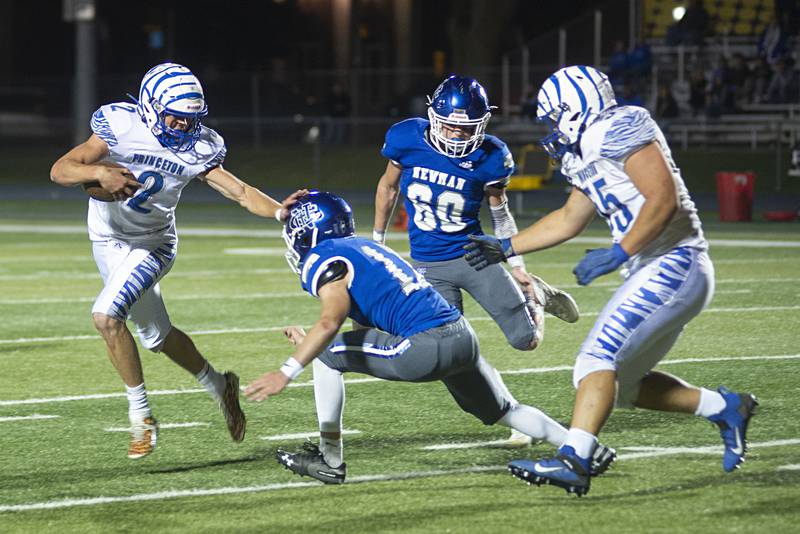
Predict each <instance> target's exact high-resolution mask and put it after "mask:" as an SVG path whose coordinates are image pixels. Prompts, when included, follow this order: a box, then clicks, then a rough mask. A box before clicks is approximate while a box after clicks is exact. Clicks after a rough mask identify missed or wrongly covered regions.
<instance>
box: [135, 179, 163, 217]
mask: <svg viewBox="0 0 800 534" xmlns="http://www.w3.org/2000/svg"><path fill="white" fill-rule="evenodd" d="M136 180H137V181H138V182H139V183H140V184H142V185H143V186H144V187H143V188H141V189H139V192H138V193H136V194H135V195H134V196H133V197H131V198H129V199H128V200H127V202H125V205H126V206H128V207H129V208H130V209H132V210H133V211H138V212H139V213H150V208H143V207H142V204H144V203H145V202H147V200H148V199H149V198H150V197H151V196H153V195H155V194H156V193H158V192H159V191H161V190H162V189H163V188H164V177H163V176H161V175H160V174H158V173H157V172H153V171H147V172H143V173H142V174H140V175H139V176H137V177H136Z"/></svg>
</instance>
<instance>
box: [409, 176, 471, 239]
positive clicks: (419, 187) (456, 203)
mask: <svg viewBox="0 0 800 534" xmlns="http://www.w3.org/2000/svg"><path fill="white" fill-rule="evenodd" d="M406 196H408V199H409V200H410V201H411V203H412V204H414V224H416V225H417V228H419V229H420V230H424V231H426V232H431V231H433V230H436V224H437V221H438V224H439V229H440V230H441V231H443V232H448V233H451V232H458V231H459V230H463V229H464V228H465V227H466V226H467V223H465V222H464V221H463V220H462V219H461V213H462V212H463V211H464V197H463V196H461V195H460V194H458V193H456V192H455V191H445V192H444V193H442V194H440V195H439V197H438V198H437V199H436V208H435V211H434V207H433V205H432V204H433V191H432V190H431V188H430V187H428V186H427V185H425V184H421V183H416V182H415V183H413V184H411V185H409V186H408V189H407V190H406Z"/></svg>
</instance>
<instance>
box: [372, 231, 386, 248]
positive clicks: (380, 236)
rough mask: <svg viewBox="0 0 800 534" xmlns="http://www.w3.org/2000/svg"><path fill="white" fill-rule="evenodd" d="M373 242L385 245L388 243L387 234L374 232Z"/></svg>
mask: <svg viewBox="0 0 800 534" xmlns="http://www.w3.org/2000/svg"><path fill="white" fill-rule="evenodd" d="M372 240H373V241H375V242H376V243H380V244H381V245H383V244H384V243H385V242H386V232H379V231H378V230H373V231H372Z"/></svg>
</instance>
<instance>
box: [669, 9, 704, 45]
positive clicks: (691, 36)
mask: <svg viewBox="0 0 800 534" xmlns="http://www.w3.org/2000/svg"><path fill="white" fill-rule="evenodd" d="M710 30H711V17H710V16H709V14H708V11H706V8H705V7H704V6H703V2H702V1H701V0H690V1H689V5H688V7H687V8H686V12H685V13H684V14H683V17H682V18H681V20H679V21H678V22H676V23H675V24H673V25H672V26H670V27H669V28H668V29H667V44H670V45H679V44H686V45H697V46H702V45H703V41H704V39H705V37H706V36H707V35H709V34H710V33H711V32H710Z"/></svg>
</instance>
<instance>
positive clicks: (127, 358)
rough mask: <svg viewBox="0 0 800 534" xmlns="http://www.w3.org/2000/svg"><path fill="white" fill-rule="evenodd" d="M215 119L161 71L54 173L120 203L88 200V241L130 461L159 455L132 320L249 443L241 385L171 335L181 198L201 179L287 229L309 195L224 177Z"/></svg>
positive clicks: (108, 110) (197, 93)
mask: <svg viewBox="0 0 800 534" xmlns="http://www.w3.org/2000/svg"><path fill="white" fill-rule="evenodd" d="M207 113H208V107H207V105H206V101H205V97H204V95H203V88H202V86H201V85H200V82H199V80H198V79H197V78H196V77H195V76H194V75H193V74H192V73H191V71H190V70H189V69H187V68H186V67H184V66H182V65H178V64H175V63H163V64H160V65H157V66H155V67H153V68H152V69H150V70H149V71H148V72H147V74H145V76H144V78H143V79H142V83H141V87H140V90H139V99H138V101H137V102H135V103H114V104H108V105H105V106H101V107H100V109H98V110H97V111H96V112H95V113H94V115H93V116H92V120H91V127H92V131H93V132H94V133H93V134H92V135H91V137H89V139H88V140H87V141H86V142H84V143H82V144H80V145H78V146H76V147H75V148H73V149H72V150H70V151H69V152H67V153H66V154H65V155H63V156H62V157H61V158H60V159H59V160H58V161H56V162H55V164H54V165H53V168H52V169H51V172H50V175H51V179H52V180H53V181H54V182H56V183H58V184H60V185H64V186H75V185H78V184H85V183H89V182H93V181H97V182H99V183H100V185H101V186H102V188H103V189H104V190H105V191H107V192H108V193H110V194H111V195H113V198H114V199H115V200H114V201H113V202H103V201H99V200H95V199H94V198H92V199H90V200H89V214H88V225H89V237H90V239H91V241H92V249H93V253H94V259H95V262H96V263H97V267H98V269H99V270H100V274H101V276H102V278H103V281H104V287H103V290H102V291H101V292H100V295H99V296H98V297H97V300H96V301H95V303H94V306H93V307H92V317H93V320H94V324H95V327H96V328H97V330H98V331H99V332H100V334H101V335H102V337H103V340H104V341H105V343H106V347H107V349H108V354H109V357H110V359H111V363H112V364H113V365H114V367H115V368H116V370H117V373H118V374H119V376H120V378H121V379H122V381H123V382H124V383H125V388H126V390H127V397H128V406H129V409H128V415H129V418H130V423H131V442H130V446H129V449H128V457H129V458H141V457H143V456H146V455H147V454H149V453H151V452H152V451H153V449H154V448H155V446H156V439H157V435H158V423H157V422H156V419H155V417H153V414H152V412H151V410H150V405H149V403H148V400H147V393H146V390H145V385H144V375H143V372H142V364H141V360H140V358H139V353H138V350H137V348H136V344H135V342H134V340H133V337H132V335H131V333H130V331H129V330H128V328H127V326H126V320H127V319H130V320H132V321H133V322H134V324H135V325H136V328H137V334H138V337H139V340H140V342H141V343H142V345H143V346H144V347H146V348H147V349H149V350H151V351H153V352H163V353H164V354H166V355H167V356H168V357H169V358H170V359H171V360H172V361H174V362H175V363H177V364H178V365H179V366H181V367H182V368H184V369H186V370H187V371H189V372H190V373H192V374H193V375H195V376H196V377H197V379H198V381H199V382H200V384H202V385H203V387H204V388H205V389H206V390H207V391H208V392H209V394H210V395H211V396H212V397H213V398H214V399H215V400H216V401H217V402H218V403H219V404H220V407H221V409H222V413H223V415H224V416H225V420H226V424H227V427H228V431H229V432H230V434H231V437H232V438H233V440H234V441H236V442H240V441H242V440H243V439H244V434H245V426H246V420H245V415H244V413H243V412H242V410H241V407H240V406H239V377H238V376H237V375H236V374H234V373H232V372H225V373H220V372H217V371H216V370H215V369H214V367H213V366H212V365H211V364H210V363H209V362H208V361H207V360H206V359H205V358H204V357H203V356H202V355H201V354H200V352H199V351H198V350H197V348H196V347H195V345H194V343H193V342H192V340H191V338H189V336H188V335H186V333H184V332H183V331H181V330H179V329H178V328H176V327H174V326H173V325H172V323H171V321H170V318H169V316H168V315H167V310H166V308H165V307H164V301H163V300H162V298H161V291H160V288H159V280H161V278H162V277H164V275H166V274H167V272H169V270H170V268H171V267H172V265H173V263H174V261H175V254H176V252H177V245H178V237H177V234H176V231H175V207H176V205H177V203H178V199H179V198H180V194H181V191H182V190H183V188H184V187H185V186H186V184H188V183H189V181H190V180H192V179H194V178H198V179H200V180H203V181H205V182H206V183H208V184H209V185H210V186H211V187H213V188H214V189H216V190H217V191H219V192H220V193H222V195H224V196H225V197H227V198H229V199H232V200H235V201H237V202H238V203H239V204H240V205H241V206H242V207H244V208H245V209H247V210H248V211H250V212H251V213H254V214H255V215H259V216H262V217H275V218H276V219H277V220H278V221H279V222H280V221H283V220H284V219H285V218H286V213H287V209H286V208H288V207H289V206H291V205H292V204H293V202H294V198H295V197H296V196H297V195H298V194H303V193H305V191H298V192H297V193H295V194H293V195H291V196H290V197H288V198H287V199H286V200H285V201H284V202H283V204H280V203H278V202H276V201H275V200H273V199H272V198H270V197H269V196H267V195H265V194H264V193H262V192H261V191H259V190H258V189H256V188H254V187H252V186H250V185H248V184H246V183H244V182H243V181H242V180H240V179H239V178H237V177H236V176H234V175H233V174H231V173H230V172H228V171H227V170H226V169H224V168H223V167H222V162H223V160H224V159H225V152H226V149H225V142H224V141H223V139H222V137H221V136H220V135H219V134H217V132H215V131H214V130H212V129H210V128H208V127H206V126H205V125H203V124H202V119H203V118H204V117H205V116H206V114H207ZM103 163H112V164H116V165H117V166H110V165H107V164H106V165H104V164H103Z"/></svg>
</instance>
